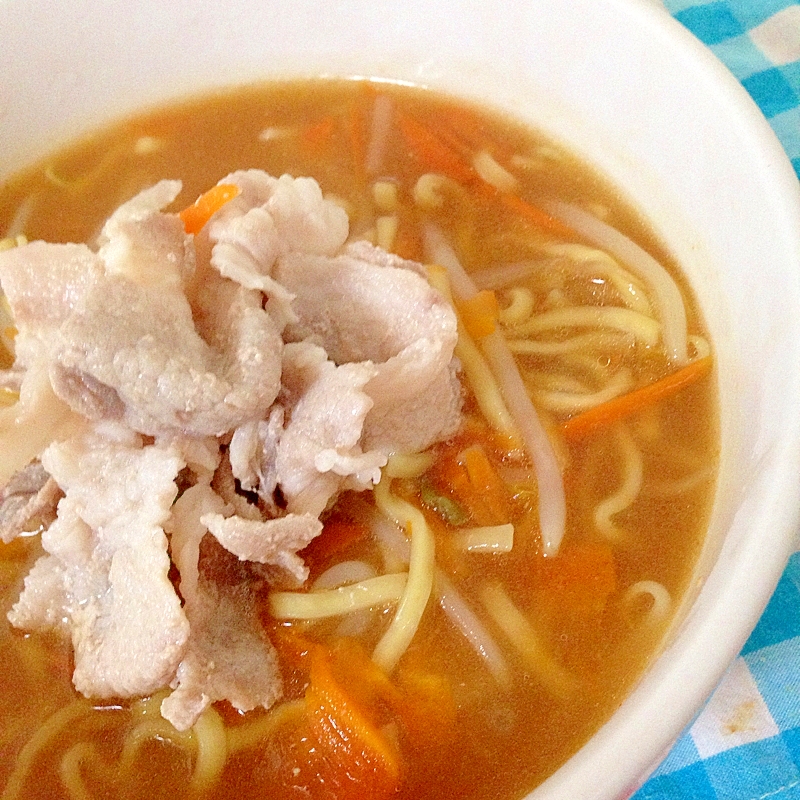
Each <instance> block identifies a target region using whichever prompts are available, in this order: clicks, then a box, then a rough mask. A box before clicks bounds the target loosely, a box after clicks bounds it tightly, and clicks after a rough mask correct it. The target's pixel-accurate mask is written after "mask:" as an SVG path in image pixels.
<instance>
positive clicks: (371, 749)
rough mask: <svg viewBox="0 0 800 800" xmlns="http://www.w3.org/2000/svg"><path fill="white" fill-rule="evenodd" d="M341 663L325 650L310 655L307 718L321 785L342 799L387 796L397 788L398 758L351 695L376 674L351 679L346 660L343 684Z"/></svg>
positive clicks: (369, 712)
mask: <svg viewBox="0 0 800 800" xmlns="http://www.w3.org/2000/svg"><path fill="white" fill-rule="evenodd" d="M344 661H345V660H344V659H343V658H337V657H336V653H335V652H331V651H329V650H327V649H320V650H315V651H314V652H313V653H312V656H311V674H310V680H309V685H308V689H307V690H306V695H305V703H306V716H307V720H308V724H309V730H310V734H311V736H312V737H313V739H314V742H315V744H316V745H317V747H316V748H315V750H316V753H317V757H318V759H319V761H318V764H317V768H318V772H319V775H320V778H321V782H322V784H323V785H324V786H325V787H326V789H327V791H328V792H330V791H331V790H334V791H333V795H335V796H336V797H337V798H340V800H350V798H353V800H355V799H356V798H364V797H369V798H375V799H376V800H379V799H380V798H388V797H390V796H391V795H392V794H394V793H395V792H396V791H397V790H398V788H399V786H400V780H401V774H402V764H401V759H400V754H399V752H398V750H397V748H396V746H395V745H394V743H393V742H392V741H390V739H389V738H388V737H387V736H386V735H385V733H384V732H383V731H382V730H381V728H380V727H379V723H378V720H377V719H376V717H375V713H374V711H372V709H370V708H369V707H368V706H365V705H364V704H362V703H361V702H359V700H358V699H356V698H355V697H354V696H353V692H352V690H353V688H354V687H357V688H358V690H359V691H362V692H363V690H364V687H365V685H369V682H370V680H371V679H372V678H374V675H373V674H372V673H371V672H368V673H367V675H366V680H363V678H364V675H359V676H357V677H356V676H353V675H352V673H353V672H355V671H357V670H355V669H354V668H353V666H354V665H353V663H352V661H350V663H346V662H345V663H346V667H347V668H346V669H345V673H350V674H349V675H348V676H347V677H346V679H344V680H343V679H342V678H341V677H340V675H339V674H337V673H338V672H340V671H341V669H342V667H343V662H344ZM359 665H361V666H363V662H359ZM372 666H373V667H374V665H372ZM376 669H377V668H376ZM358 678H362V680H359V679H358Z"/></svg>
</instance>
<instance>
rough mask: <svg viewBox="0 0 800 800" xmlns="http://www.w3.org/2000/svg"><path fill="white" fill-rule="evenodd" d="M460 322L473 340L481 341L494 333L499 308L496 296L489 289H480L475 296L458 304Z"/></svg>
mask: <svg viewBox="0 0 800 800" xmlns="http://www.w3.org/2000/svg"><path fill="white" fill-rule="evenodd" d="M458 310H459V313H460V314H461V321H462V322H463V323H464V327H465V328H466V329H467V333H468V334H469V335H470V336H471V337H472V338H473V339H482V338H483V337H484V336H488V335H489V334H490V333H494V330H495V327H496V324H497V316H498V314H499V312H500V306H499V304H498V302H497V295H496V294H495V293H494V292H493V291H492V290H491V289H482V290H481V291H480V292H478V293H477V294H475V295H473V296H472V297H470V298H469V300H464V301H462V302H459V303H458Z"/></svg>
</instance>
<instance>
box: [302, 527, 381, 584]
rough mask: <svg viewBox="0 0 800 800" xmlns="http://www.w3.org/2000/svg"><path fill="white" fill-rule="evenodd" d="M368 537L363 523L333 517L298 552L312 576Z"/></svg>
mask: <svg viewBox="0 0 800 800" xmlns="http://www.w3.org/2000/svg"><path fill="white" fill-rule="evenodd" d="M368 536H369V526H368V525H367V524H366V523H365V522H361V521H354V520H350V519H347V518H344V517H333V518H332V519H329V520H327V521H326V522H325V524H324V526H323V528H322V533H320V535H319V536H317V537H316V538H315V539H312V540H311V542H310V543H309V544H308V545H307V546H306V547H305V548H304V549H303V550H301V551H300V556H301V558H303V560H304V561H305V562H306V564H307V565H308V567H309V569H310V570H311V572H312V574H313V573H317V572H320V571H322V570H323V569H325V568H326V567H327V566H328V565H329V564H330V562H331V561H333V559H334V558H336V557H337V556H340V555H341V554H342V553H343V552H344V551H345V550H347V549H348V548H349V547H351V546H352V545H354V544H356V543H357V542H360V541H363V540H364V539H366V538H367V537H368Z"/></svg>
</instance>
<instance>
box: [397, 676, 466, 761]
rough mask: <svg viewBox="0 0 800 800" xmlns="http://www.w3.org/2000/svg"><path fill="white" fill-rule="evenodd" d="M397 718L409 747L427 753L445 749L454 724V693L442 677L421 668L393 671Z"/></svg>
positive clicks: (450, 737)
mask: <svg viewBox="0 0 800 800" xmlns="http://www.w3.org/2000/svg"><path fill="white" fill-rule="evenodd" d="M396 680H397V683H398V685H399V689H400V692H399V695H400V701H401V702H400V704H399V706H398V707H397V708H395V709H394V710H395V712H396V713H397V715H398V716H399V718H400V724H401V725H402V727H403V732H404V733H405V734H406V740H407V741H408V743H409V746H411V747H413V748H415V749H417V750H423V751H426V752H427V753H430V751H431V750H432V749H433V748H443V747H447V744H448V742H449V741H450V740H451V739H452V736H453V733H454V729H455V723H456V703H455V698H454V697H453V690H452V687H451V686H450V683H449V682H448V680H447V678H446V677H445V676H444V675H441V674H439V673H434V672H430V671H429V670H426V669H424V668H422V667H420V666H416V665H408V664H401V666H400V668H399V669H398V670H397V671H396Z"/></svg>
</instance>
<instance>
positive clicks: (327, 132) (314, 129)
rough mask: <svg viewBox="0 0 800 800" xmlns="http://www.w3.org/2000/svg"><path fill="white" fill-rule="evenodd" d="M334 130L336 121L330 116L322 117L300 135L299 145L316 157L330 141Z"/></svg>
mask: <svg viewBox="0 0 800 800" xmlns="http://www.w3.org/2000/svg"><path fill="white" fill-rule="evenodd" d="M335 128H336V120H335V119H334V117H332V116H328V117H323V118H322V119H321V120H320V121H319V122H315V123H314V124H313V125H309V126H308V127H307V128H305V129H304V130H303V131H302V133H301V134H300V144H301V146H302V147H303V149H305V150H307V151H308V152H309V153H311V154H312V155H318V154H319V153H320V151H321V150H322V148H323V147H324V146H325V144H326V143H327V142H328V141H329V140H330V138H331V136H332V135H333V131H334V129H335Z"/></svg>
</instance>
